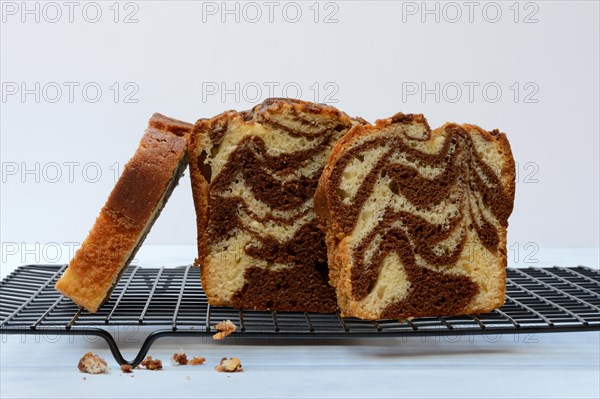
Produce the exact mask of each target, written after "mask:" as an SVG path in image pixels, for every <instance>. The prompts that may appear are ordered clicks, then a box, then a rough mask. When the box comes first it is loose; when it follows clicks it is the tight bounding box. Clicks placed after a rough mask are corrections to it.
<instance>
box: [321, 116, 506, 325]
mask: <svg viewBox="0 0 600 399" xmlns="http://www.w3.org/2000/svg"><path fill="white" fill-rule="evenodd" d="M514 192H515V164H514V160H513V157H512V154H511V149H510V146H509V143H508V140H507V138H506V136H505V134H504V133H499V132H498V131H497V130H494V131H491V132H488V131H485V130H483V129H481V128H479V127H477V126H473V125H458V124H454V123H447V124H445V125H444V126H442V127H440V128H438V129H435V130H433V131H431V130H430V128H429V126H428V124H427V121H426V120H425V118H424V117H423V116H422V115H404V114H397V115H395V116H393V117H392V118H389V119H384V120H379V121H377V122H376V124H375V125H363V126H356V127H354V128H353V129H352V130H351V131H350V132H349V133H348V134H347V135H346V136H344V138H342V139H341V140H340V141H339V142H338V143H337V144H336V145H335V147H334V149H333V151H332V154H331V157H330V159H329V161H328V163H327V166H326V167H325V170H324V172H323V175H322V176H321V179H320V181H319V186H318V189H317V194H316V197H315V208H316V211H317V213H318V215H319V217H320V219H321V221H322V225H323V226H326V228H325V230H326V235H327V249H328V255H329V259H330V264H329V268H330V279H331V283H332V284H333V286H334V287H335V288H336V292H337V299H338V304H339V307H340V310H341V312H342V315H343V316H354V317H359V318H363V319H379V318H393V319H406V318H411V317H425V316H448V315H458V314H473V313H482V312H487V311H490V310H492V309H494V308H496V307H499V306H501V305H502V304H503V303H504V290H505V279H506V278H505V268H506V229H507V226H508V221H507V220H508V217H509V216H510V214H511V212H512V209H513V201H514Z"/></svg>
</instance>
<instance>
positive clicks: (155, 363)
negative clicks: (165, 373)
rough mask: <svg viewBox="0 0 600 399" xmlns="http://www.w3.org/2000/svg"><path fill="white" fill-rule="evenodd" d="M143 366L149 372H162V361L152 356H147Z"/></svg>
mask: <svg viewBox="0 0 600 399" xmlns="http://www.w3.org/2000/svg"><path fill="white" fill-rule="evenodd" d="M141 365H142V366H144V367H146V368H147V369H148V370H160V369H162V361H160V360H159V359H152V356H146V359H145V360H144V361H143V362H142V363H141Z"/></svg>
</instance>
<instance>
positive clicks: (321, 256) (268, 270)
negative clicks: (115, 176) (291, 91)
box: [189, 99, 357, 312]
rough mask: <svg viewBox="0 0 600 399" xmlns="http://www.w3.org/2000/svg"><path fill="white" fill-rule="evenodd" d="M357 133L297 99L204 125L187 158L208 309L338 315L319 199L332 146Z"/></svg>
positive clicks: (342, 119) (344, 119) (340, 117)
mask: <svg viewBox="0 0 600 399" xmlns="http://www.w3.org/2000/svg"><path fill="white" fill-rule="evenodd" d="M355 123H357V122H356V121H355V120H353V119H352V118H350V117H348V116H347V115H346V114H344V113H342V112H340V111H338V110H337V109H335V108H333V107H330V106H327V105H319V104H313V103H308V102H304V101H298V100H290V99H268V100H266V101H264V102H263V103H262V104H260V105H257V106H255V107H254V108H253V109H252V110H251V111H246V112H236V111H229V112H225V113H223V114H221V115H218V116H215V117H214V118H211V119H201V120H199V121H198V122H197V123H196V125H195V127H194V129H193V133H192V136H191V140H190V150H189V158H190V170H191V177H192V190H193V194H194V201H195V206H196V214H197V222H198V252H199V257H198V261H199V263H200V265H201V270H202V286H203V288H204V291H205V292H206V295H207V297H208V300H209V302H210V304H212V305H227V306H233V307H236V308H243V309H263V310H266V309H271V310H282V311H311V312H332V311H334V310H335V309H336V299H335V293H334V290H333V288H332V287H331V286H330V285H329V284H328V278H327V274H328V271H327V253H326V248H325V240H324V235H323V233H322V232H321V231H320V230H319V229H318V227H317V220H316V215H315V212H314V210H313V196H314V193H315V189H316V188H317V183H318V179H319V177H320V176H321V171H322V170H323V167H324V166H325V162H326V161H327V157H328V156H329V153H330V151H331V148H332V147H333V144H334V143H335V142H336V141H337V140H338V139H339V138H340V137H342V136H343V135H344V134H345V133H346V132H347V131H348V130H349V129H350V128H351V127H352V126H353V125H354V124H355Z"/></svg>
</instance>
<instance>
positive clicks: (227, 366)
mask: <svg viewBox="0 0 600 399" xmlns="http://www.w3.org/2000/svg"><path fill="white" fill-rule="evenodd" d="M215 370H217V371H218V372H220V373H236V372H240V371H244V369H243V368H242V362H240V359H238V358H237V357H231V358H229V360H227V358H226V357H224V358H222V359H221V361H220V362H219V364H218V365H217V366H215Z"/></svg>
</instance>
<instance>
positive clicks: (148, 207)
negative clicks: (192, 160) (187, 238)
mask: <svg viewBox="0 0 600 399" xmlns="http://www.w3.org/2000/svg"><path fill="white" fill-rule="evenodd" d="M192 126H193V125H191V124H189V123H185V122H181V121H178V120H175V119H171V118H168V117H166V116H163V115H160V114H154V115H153V116H152V118H150V121H149V122H148V129H147V130H146V132H145V133H144V135H143V137H142V139H141V141H140V144H139V147H138V149H137V151H136V152H135V154H134V155H133V157H132V158H131V159H130V160H129V162H127V164H126V165H125V167H124V168H123V173H122V174H121V176H120V177H119V180H118V181H117V184H116V185H115V187H114V188H113V190H112V192H111V193H110V196H109V197H108V200H107V201H106V204H105V205H104V207H103V208H102V210H101V211H100V215H99V216H98V217H97V218H96V222H95V223H94V226H93V227H92V229H91V230H90V232H89V233H88V236H87V238H86V239H85V240H84V241H83V243H82V245H81V247H80V248H79V249H78V250H77V252H76V253H75V256H74V257H73V259H72V260H71V262H70V263H69V267H68V268H67V269H66V270H65V272H64V274H63V275H62V276H61V278H60V279H59V280H58V281H57V283H56V287H55V288H56V289H57V290H58V291H60V292H61V293H63V294H65V295H66V296H68V297H69V298H71V300H73V302H75V303H76V304H77V305H79V306H80V307H82V308H85V309H86V310H88V311H89V312H92V313H95V312H96V311H97V310H98V308H99V307H100V306H101V305H102V303H103V302H104V301H105V300H106V299H107V298H108V297H109V296H110V293H111V291H112V288H113V287H114V285H115V284H116V282H117V280H118V279H119V276H120V274H121V273H122V272H123V271H124V270H125V267H126V266H127V265H128V264H129V262H131V260H132V259H133V258H134V256H135V254H136V252H137V250H138V248H139V247H140V245H141V244H142V242H143V241H144V238H145V237H146V235H147V234H148V232H149V231H150V229H151V228H152V225H153V223H154V221H155V220H156V218H158V216H159V214H160V211H161V210H162V208H163V207H164V206H165V203H166V202H167V200H168V198H169V196H170V195H171V192H172V191H173V189H174V188H175V186H176V185H177V182H178V181H179V178H180V177H181V175H182V174H183V172H184V170H185V168H186V166H187V137H188V135H189V131H190V129H191V128H192Z"/></svg>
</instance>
